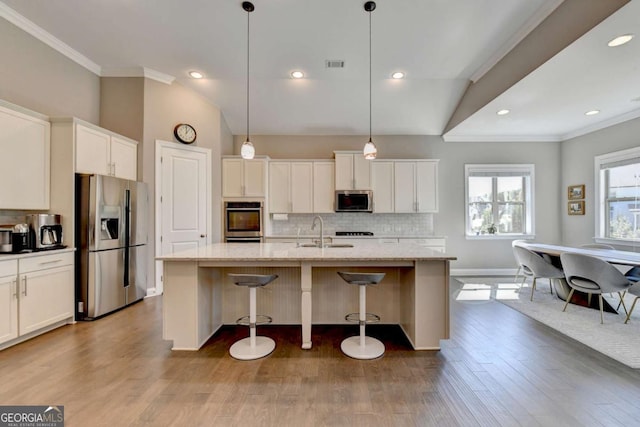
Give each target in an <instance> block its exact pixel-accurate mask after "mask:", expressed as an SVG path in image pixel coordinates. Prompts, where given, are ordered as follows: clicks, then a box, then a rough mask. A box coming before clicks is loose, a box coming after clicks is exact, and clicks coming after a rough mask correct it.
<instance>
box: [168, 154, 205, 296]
mask: <svg viewBox="0 0 640 427" xmlns="http://www.w3.org/2000/svg"><path fill="white" fill-rule="evenodd" d="M166 145H171V144H166ZM166 145H160V148H159V149H160V150H161V151H160V157H161V162H160V165H161V166H160V177H159V181H160V185H161V188H160V200H159V204H156V206H158V209H159V211H160V212H159V215H160V219H159V222H160V224H161V229H160V243H159V244H158V242H156V247H159V248H160V253H159V254H158V255H163V254H168V253H171V252H176V251H180V250H185V249H193V248H199V247H203V246H206V245H207V244H208V243H209V237H208V229H209V225H208V223H209V221H210V217H211V212H210V209H211V208H210V200H211V197H210V194H209V189H210V187H211V184H210V182H209V179H210V178H209V177H210V176H211V174H210V172H209V170H208V168H210V162H209V159H210V154H209V152H208V150H204V149H198V150H195V149H193V150H192V149H189V147H184V148H183V147H180V148H173V147H169V146H166ZM173 145H175V144H173ZM156 252H157V251H156ZM159 288H160V289H159ZM161 292H162V289H161V284H160V283H159V280H156V293H157V294H159V293H161Z"/></svg>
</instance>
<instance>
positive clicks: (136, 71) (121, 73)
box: [102, 67, 176, 85]
mask: <svg viewBox="0 0 640 427" xmlns="http://www.w3.org/2000/svg"><path fill="white" fill-rule="evenodd" d="M102 77H146V78H149V79H152V80H156V81H158V82H160V83H164V84H168V85H170V84H171V83H173V81H174V80H175V79H176V78H175V77H174V76H171V75H169V74H165V73H161V72H160V71H156V70H152V69H151V68H146V67H120V68H103V69H102Z"/></svg>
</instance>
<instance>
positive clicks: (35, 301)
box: [0, 252, 74, 344]
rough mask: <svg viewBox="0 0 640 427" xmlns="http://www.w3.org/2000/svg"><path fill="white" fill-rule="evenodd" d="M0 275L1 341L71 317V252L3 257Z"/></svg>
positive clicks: (72, 314) (72, 292)
mask: <svg viewBox="0 0 640 427" xmlns="http://www.w3.org/2000/svg"><path fill="white" fill-rule="evenodd" d="M7 271H9V272H11V274H9V275H6V276H5V275H4V274H3V272H7ZM0 276H2V277H0V313H2V314H0V316H1V317H0V344H2V343H4V342H7V341H10V340H12V339H15V338H18V337H21V336H24V335H27V334H32V333H36V332H37V331H39V330H42V331H43V332H45V331H46V330H47V329H45V328H47V327H49V326H51V325H54V324H55V323H58V322H61V321H65V320H71V319H73V316H74V310H73V301H74V289H73V283H74V271H73V253H72V252H66V253H59V254H48V255H41V256H32V257H28V258H21V259H19V260H8V261H2V262H0ZM33 335H35V334H33Z"/></svg>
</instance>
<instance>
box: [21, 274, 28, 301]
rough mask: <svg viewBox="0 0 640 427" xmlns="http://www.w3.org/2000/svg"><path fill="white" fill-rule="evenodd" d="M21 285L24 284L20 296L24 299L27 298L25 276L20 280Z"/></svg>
mask: <svg viewBox="0 0 640 427" xmlns="http://www.w3.org/2000/svg"><path fill="white" fill-rule="evenodd" d="M22 283H23V284H24V287H23V288H22V295H24V296H25V297H26V296H27V276H24V277H23V278H22Z"/></svg>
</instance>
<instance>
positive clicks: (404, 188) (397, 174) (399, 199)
mask: <svg viewBox="0 0 640 427" xmlns="http://www.w3.org/2000/svg"><path fill="white" fill-rule="evenodd" d="M393 175H394V181H395V182H394V204H395V211H396V212H415V211H416V196H415V195H416V164H415V162H395V167H394V174H393ZM374 197H375V194H374Z"/></svg>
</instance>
